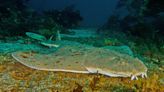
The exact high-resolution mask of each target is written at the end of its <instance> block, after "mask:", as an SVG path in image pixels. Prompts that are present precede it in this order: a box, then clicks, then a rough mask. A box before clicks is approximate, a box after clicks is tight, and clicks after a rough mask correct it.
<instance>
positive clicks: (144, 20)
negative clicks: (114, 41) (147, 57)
mask: <svg viewBox="0 0 164 92" xmlns="http://www.w3.org/2000/svg"><path fill="white" fill-rule="evenodd" d="M163 4H164V1H163V0H158V1H157V0H156V1H154V0H137V1H136V0H119V3H118V5H117V8H116V13H114V14H113V15H112V16H110V17H109V19H108V21H107V23H105V24H104V25H103V26H102V27H101V28H100V29H99V30H98V32H99V33H102V34H104V33H105V34H106V35H108V34H110V32H112V30H114V31H118V32H123V33H124V34H125V35H127V37H128V39H129V40H133V41H134V42H136V43H138V44H143V43H147V44H149V45H150V44H154V45H155V46H157V48H158V49H160V48H161V47H162V46H163V44H164V36H163V35H164V31H163V30H164V27H162V25H164V16H163V14H162V13H163V12H164V7H163ZM123 7H124V8H125V10H126V11H127V14H125V15H121V14H120V12H119V11H120V10H121V9H122V8H123ZM103 30H104V31H105V32H104V31H103ZM117 37H118V36H117Z"/></svg>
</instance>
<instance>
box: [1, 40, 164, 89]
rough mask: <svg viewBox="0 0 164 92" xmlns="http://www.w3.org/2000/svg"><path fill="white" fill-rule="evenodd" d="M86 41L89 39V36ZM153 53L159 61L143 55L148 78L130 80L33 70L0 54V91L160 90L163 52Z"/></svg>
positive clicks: (162, 74) (162, 82)
mask: <svg viewBox="0 0 164 92" xmlns="http://www.w3.org/2000/svg"><path fill="white" fill-rule="evenodd" d="M73 40H76V39H74V38H73ZM79 40H80V41H81V39H79ZM86 40H87V41H90V42H89V43H91V42H93V41H92V39H91V40H90V39H89V38H88V39H86ZM86 40H84V42H86ZM97 40H98V39H95V42H98V41H97ZM81 43H83V42H81ZM157 56H158V58H160V61H161V62H160V64H159V63H158V62H157V63H156V62H150V57H149V54H145V56H143V57H146V58H147V60H146V61H145V62H144V64H145V65H146V66H147V68H148V73H147V75H148V77H147V78H141V77H138V80H131V79H130V78H129V77H128V78H113V77H108V76H104V75H99V74H78V73H67V72H48V71H40V70H35V69H31V68H28V67H26V66H24V65H22V64H21V63H19V62H18V61H16V60H14V59H13V58H12V57H11V53H8V54H3V53H1V54H0V92H164V65H163V64H164V55H163V54H158V55H157ZM152 59H156V58H155V57H154V58H152Z"/></svg>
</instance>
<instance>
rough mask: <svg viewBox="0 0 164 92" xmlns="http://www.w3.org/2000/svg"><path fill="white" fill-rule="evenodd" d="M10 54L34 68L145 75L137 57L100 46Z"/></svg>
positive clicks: (132, 75) (64, 47)
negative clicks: (44, 52) (50, 51)
mask: <svg viewBox="0 0 164 92" xmlns="http://www.w3.org/2000/svg"><path fill="white" fill-rule="evenodd" d="M12 57H13V58H14V59H16V60H17V61H18V62H20V63H22V64H23V65H25V66H28V67H30V68H33V69H37V70H45V71H63V72H73V73H99V74H103V75H106V76H111V77H131V79H132V80H133V79H138V78H137V76H142V77H143V78H144V77H147V68H146V66H145V65H144V64H143V63H142V61H140V60H139V59H138V58H133V57H131V56H129V55H127V54H122V53H118V52H115V51H110V50H107V49H103V48H96V47H86V46H84V45H81V46H80V45H79V46H70V45H68V46H63V47H60V48H58V50H56V51H55V52H53V53H50V54H41V53H36V52H33V51H24V52H23V51H18V52H14V53H12Z"/></svg>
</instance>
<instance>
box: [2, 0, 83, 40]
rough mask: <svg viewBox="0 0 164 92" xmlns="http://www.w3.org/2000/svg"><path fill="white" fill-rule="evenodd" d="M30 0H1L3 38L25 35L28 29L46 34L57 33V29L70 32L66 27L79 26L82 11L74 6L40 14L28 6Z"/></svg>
mask: <svg viewBox="0 0 164 92" xmlns="http://www.w3.org/2000/svg"><path fill="white" fill-rule="evenodd" d="M28 1H29V0H1V1H0V33H1V34H3V35H2V37H1V39H4V38H5V37H4V36H21V35H25V32H28V31H32V32H37V33H42V32H43V34H44V33H48V34H45V35H46V36H49V35H50V34H51V35H52V34H55V33H56V31H57V30H60V31H61V32H64V33H69V32H68V31H67V30H66V29H65V28H72V27H77V26H78V25H79V24H80V22H81V21H82V17H81V16H80V13H79V12H78V11H77V10H74V7H72V6H68V7H66V8H65V9H64V10H52V11H45V12H43V14H39V13H37V12H36V11H35V10H33V9H31V8H29V7H27V6H26V4H25V3H26V2H28ZM45 30H47V31H49V32H45ZM38 31H39V32H38Z"/></svg>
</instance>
